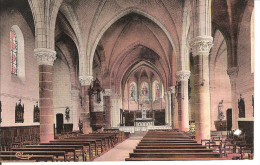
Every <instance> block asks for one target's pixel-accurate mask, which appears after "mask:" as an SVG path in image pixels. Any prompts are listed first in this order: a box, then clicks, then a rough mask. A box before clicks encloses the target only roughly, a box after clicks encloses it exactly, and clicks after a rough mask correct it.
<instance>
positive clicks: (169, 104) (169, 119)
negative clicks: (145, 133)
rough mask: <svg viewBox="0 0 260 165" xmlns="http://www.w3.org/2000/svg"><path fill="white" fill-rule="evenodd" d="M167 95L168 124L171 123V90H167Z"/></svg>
mask: <svg viewBox="0 0 260 165" xmlns="http://www.w3.org/2000/svg"><path fill="white" fill-rule="evenodd" d="M167 95H168V125H172V113H171V112H172V97H171V91H168V92H167Z"/></svg>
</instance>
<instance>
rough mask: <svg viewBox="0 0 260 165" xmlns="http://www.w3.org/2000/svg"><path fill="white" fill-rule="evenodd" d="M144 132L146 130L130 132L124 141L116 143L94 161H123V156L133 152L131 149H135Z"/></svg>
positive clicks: (126, 156)
mask: <svg viewBox="0 0 260 165" xmlns="http://www.w3.org/2000/svg"><path fill="white" fill-rule="evenodd" d="M145 134H146V132H136V133H134V134H131V136H130V137H129V138H128V139H126V140H125V141H124V142H122V143H120V144H118V145H116V146H115V147H114V148H113V149H110V150H109V151H108V152H106V153H105V154H103V155H101V156H100V157H98V158H96V159H95V160H94V161H125V158H128V157H129V153H130V152H133V149H135V147H136V146H137V144H138V143H139V141H140V140H141V139H142V138H143V136H144V135H145Z"/></svg>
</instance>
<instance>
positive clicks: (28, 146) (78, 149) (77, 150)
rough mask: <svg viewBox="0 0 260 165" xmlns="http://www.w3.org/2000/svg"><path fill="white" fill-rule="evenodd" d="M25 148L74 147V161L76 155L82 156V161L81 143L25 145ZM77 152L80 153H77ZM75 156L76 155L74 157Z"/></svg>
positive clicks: (82, 150) (82, 148) (82, 149)
mask: <svg viewBox="0 0 260 165" xmlns="http://www.w3.org/2000/svg"><path fill="white" fill-rule="evenodd" d="M25 147H26V148H68V147H69V148H74V149H75V155H74V161H76V159H75V158H76V157H80V155H81V156H82V159H83V161H84V146H83V145H67V144H66V145H27V146H25ZM77 152H79V153H81V154H77ZM75 156H76V157H75Z"/></svg>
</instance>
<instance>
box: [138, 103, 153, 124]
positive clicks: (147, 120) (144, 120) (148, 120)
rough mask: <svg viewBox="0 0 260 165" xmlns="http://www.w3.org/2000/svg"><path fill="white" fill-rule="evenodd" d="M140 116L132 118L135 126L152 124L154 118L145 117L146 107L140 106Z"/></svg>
mask: <svg viewBox="0 0 260 165" xmlns="http://www.w3.org/2000/svg"><path fill="white" fill-rule="evenodd" d="M141 107H142V118H135V119H134V126H135V127H146V126H154V119H153V118H147V117H146V109H145V108H144V107H143V106H142V104H141Z"/></svg>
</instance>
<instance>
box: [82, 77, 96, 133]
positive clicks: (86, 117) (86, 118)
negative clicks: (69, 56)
mask: <svg viewBox="0 0 260 165" xmlns="http://www.w3.org/2000/svg"><path fill="white" fill-rule="evenodd" d="M92 80H93V77H92V76H80V77H79V81H80V84H81V96H82V108H81V112H80V121H81V122H82V123H83V129H82V131H83V133H84V134H87V133H89V132H92V128H91V127H90V107H89V102H90V100H89V93H88V90H89V87H90V85H91V82H92Z"/></svg>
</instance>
